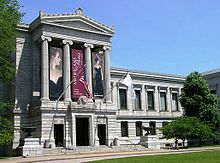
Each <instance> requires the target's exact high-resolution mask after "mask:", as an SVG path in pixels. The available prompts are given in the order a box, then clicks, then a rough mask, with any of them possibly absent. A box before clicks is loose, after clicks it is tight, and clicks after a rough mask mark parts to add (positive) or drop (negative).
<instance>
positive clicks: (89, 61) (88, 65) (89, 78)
mask: <svg viewBox="0 0 220 163" xmlns="http://www.w3.org/2000/svg"><path fill="white" fill-rule="evenodd" d="M84 47H85V64H86V66H85V67H86V81H87V83H88V86H89V90H90V92H91V93H92V54H91V48H93V47H94V46H93V45H92V44H88V43H85V44H84Z"/></svg>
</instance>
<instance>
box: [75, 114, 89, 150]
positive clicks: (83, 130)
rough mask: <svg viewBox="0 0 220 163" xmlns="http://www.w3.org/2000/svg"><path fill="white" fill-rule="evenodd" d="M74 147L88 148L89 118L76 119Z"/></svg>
mask: <svg viewBox="0 0 220 163" xmlns="http://www.w3.org/2000/svg"><path fill="white" fill-rule="evenodd" d="M76 145H77V146H89V118H76Z"/></svg>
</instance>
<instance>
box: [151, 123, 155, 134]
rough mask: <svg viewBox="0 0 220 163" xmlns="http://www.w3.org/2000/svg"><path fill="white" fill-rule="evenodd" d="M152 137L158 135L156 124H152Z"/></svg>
mask: <svg viewBox="0 0 220 163" xmlns="http://www.w3.org/2000/svg"><path fill="white" fill-rule="evenodd" d="M150 128H151V135H156V122H150Z"/></svg>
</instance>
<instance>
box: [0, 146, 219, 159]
mask: <svg viewBox="0 0 220 163" xmlns="http://www.w3.org/2000/svg"><path fill="white" fill-rule="evenodd" d="M212 150H220V147H201V148H190V149H180V150H168V149H158V150H149V151H132V152H131V151H129V152H99V153H81V154H67V155H65V154H60V155H50V156H38V157H27V158H22V157H11V158H8V159H4V160H0V163H2V162H5V163H12V162H13V163H23V162H26V163H27V162H29V163H30V162H46V163H58V162H59V163H60V162H62V163H70V162H71V163H73V162H74V163H81V162H86V161H95V160H104V159H112V158H122V157H131V156H145V155H161V154H178V153H179V154H180V153H189V152H201V151H212Z"/></svg>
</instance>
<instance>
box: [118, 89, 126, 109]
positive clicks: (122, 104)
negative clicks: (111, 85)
mask: <svg viewBox="0 0 220 163" xmlns="http://www.w3.org/2000/svg"><path fill="white" fill-rule="evenodd" d="M126 94H127V92H126V89H119V98H120V109H127V95H126Z"/></svg>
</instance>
